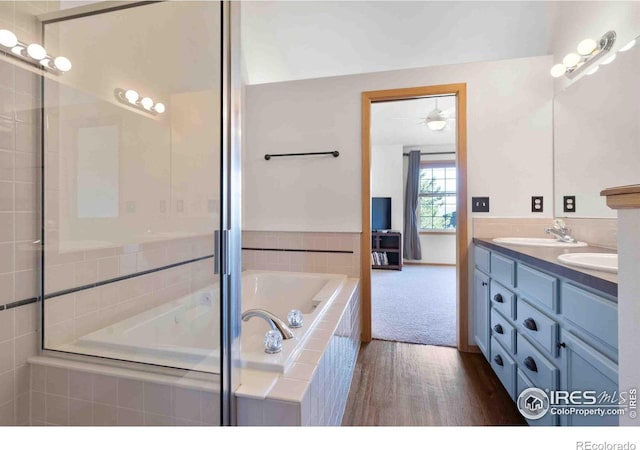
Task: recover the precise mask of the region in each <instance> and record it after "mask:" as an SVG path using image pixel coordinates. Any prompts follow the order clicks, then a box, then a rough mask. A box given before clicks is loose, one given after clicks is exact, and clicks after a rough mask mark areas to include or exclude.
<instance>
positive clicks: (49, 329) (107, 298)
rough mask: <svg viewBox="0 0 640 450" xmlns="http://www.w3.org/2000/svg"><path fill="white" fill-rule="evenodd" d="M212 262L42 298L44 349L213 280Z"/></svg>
mask: <svg viewBox="0 0 640 450" xmlns="http://www.w3.org/2000/svg"><path fill="white" fill-rule="evenodd" d="M212 264H213V259H204V260H201V261H197V262H194V263H189V264H185V265H181V266H178V267H173V268H170V269H166V270H161V271H158V272H154V273H150V274H146V275H141V276H136V277H134V278H129V279H126V280H123V281H118V282H114V283H109V284H105V285H103V286H99V287H96V288H90V289H85V290H82V291H78V292H73V293H70V294H65V295H61V296H57V297H52V298H47V299H45V303H44V305H45V308H44V309H45V311H44V313H45V327H46V333H45V346H46V347H47V348H55V347H57V346H60V345H62V344H66V343H69V342H71V341H73V340H75V339H77V338H78V337H80V336H82V335H85V334H87V333H90V332H92V331H96V330H99V329H101V328H103V327H105V326H108V325H111V324H113V323H116V322H119V321H121V320H124V319H126V318H129V317H132V316H134V315H136V314H140V313H142V312H144V311H147V310H149V309H152V308H154V307H156V306H159V305H161V304H163V303H166V302H169V301H172V300H175V299H177V298H181V297H184V296H187V295H189V294H192V293H194V292H197V291H198V290H200V289H203V288H205V287H206V286H208V285H211V284H213V283H214V281H215V275H214V274H213V270H212Z"/></svg>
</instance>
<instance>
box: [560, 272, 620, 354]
mask: <svg viewBox="0 0 640 450" xmlns="http://www.w3.org/2000/svg"><path fill="white" fill-rule="evenodd" d="M561 290H562V305H560V308H561V310H562V315H563V316H564V317H565V319H567V320H568V321H569V322H571V323H572V324H574V325H575V326H576V327H578V328H580V329H581V330H583V331H584V332H586V333H588V334H590V335H592V336H595V337H596V338H598V339H600V340H602V341H603V342H605V343H606V344H608V345H610V346H611V347H613V348H616V349H617V348H618V306H617V305H616V304H615V303H613V302H612V301H611V300H607V299H605V298H603V297H599V296H598V295H596V294H592V293H591V292H588V291H585V290H584V289H580V288H578V287H576V286H573V285H571V284H568V283H563V285H562V288H561Z"/></svg>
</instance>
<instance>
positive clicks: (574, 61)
mask: <svg viewBox="0 0 640 450" xmlns="http://www.w3.org/2000/svg"><path fill="white" fill-rule="evenodd" d="M579 62H580V55H578V54H576V53H569V54H568V55H567V56H565V57H564V58H563V59H562V64H564V65H565V66H566V67H569V68H570V67H575V66H577V65H578V63H579Z"/></svg>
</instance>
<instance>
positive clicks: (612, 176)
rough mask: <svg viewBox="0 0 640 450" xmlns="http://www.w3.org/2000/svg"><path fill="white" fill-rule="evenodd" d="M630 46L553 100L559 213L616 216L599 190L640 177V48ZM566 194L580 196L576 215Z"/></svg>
mask: <svg viewBox="0 0 640 450" xmlns="http://www.w3.org/2000/svg"><path fill="white" fill-rule="evenodd" d="M625 47H628V46H627V45H625V46H624V47H622V48H621V50H619V51H618V53H617V54H616V57H615V58H614V59H613V60H611V61H609V63H608V64H604V63H601V64H600V66H599V67H598V68H597V70H595V71H593V69H590V70H589V72H591V73H592V74H591V75H586V76H583V77H582V78H580V79H578V80H577V81H576V82H574V83H573V84H571V85H570V86H569V87H568V88H567V89H565V90H564V91H562V92H560V93H559V94H557V95H556V97H555V99H554V111H553V114H554V118H553V121H554V125H553V128H554V130H553V131H554V137H553V141H554V142H553V144H554V183H555V189H554V192H555V215H556V216H558V217H562V216H566V217H591V218H598V217H604V218H606V217H616V213H615V211H614V210H611V209H609V208H608V207H607V206H606V203H605V199H604V198H603V197H601V196H600V191H602V190H603V189H605V188H608V187H612V186H620V185H625V184H634V183H638V182H639V181H640V173H639V170H638V169H639V168H640V89H638V79H637V74H638V73H640V46H633V47H631V48H625ZM622 50H624V51H622ZM607 60H610V58H607ZM605 62H607V61H605ZM564 196H575V213H567V212H565V211H564V208H563V197H564Z"/></svg>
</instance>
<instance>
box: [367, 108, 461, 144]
mask: <svg viewBox="0 0 640 450" xmlns="http://www.w3.org/2000/svg"><path fill="white" fill-rule="evenodd" d="M437 99H438V109H440V110H442V111H443V112H444V113H445V114H446V115H447V117H449V120H447V126H446V127H445V128H444V130H442V131H432V130H430V129H429V127H427V126H426V124H425V118H426V116H427V114H429V112H431V111H432V110H433V109H434V108H435V106H436V104H435V103H436V97H426V98H419V99H414V100H402V101H394V102H383V103H374V104H373V105H372V106H371V144H372V145H403V146H438V147H439V148H442V147H443V146H451V145H453V144H455V141H456V133H455V131H456V122H455V115H456V114H455V106H456V105H455V101H456V98H455V96H446V97H437Z"/></svg>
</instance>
